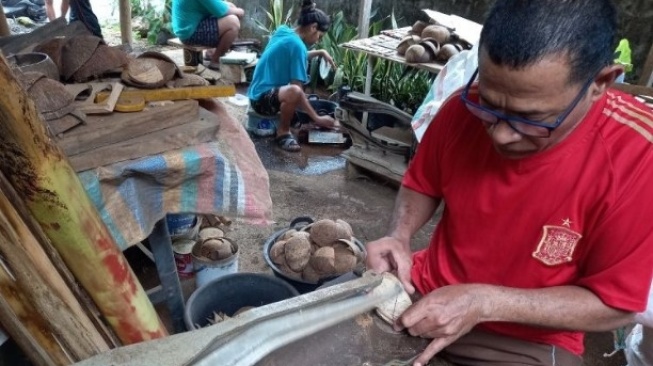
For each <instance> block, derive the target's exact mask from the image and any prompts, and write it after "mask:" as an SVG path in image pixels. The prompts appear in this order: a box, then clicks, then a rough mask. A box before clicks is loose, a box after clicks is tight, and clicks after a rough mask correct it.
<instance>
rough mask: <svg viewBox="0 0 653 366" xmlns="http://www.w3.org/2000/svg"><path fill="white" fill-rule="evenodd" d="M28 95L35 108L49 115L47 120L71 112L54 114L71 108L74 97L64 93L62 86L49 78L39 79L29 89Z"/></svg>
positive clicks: (68, 110)
mask: <svg viewBox="0 0 653 366" xmlns="http://www.w3.org/2000/svg"><path fill="white" fill-rule="evenodd" d="M28 93H29V95H30V97H32V99H33V100H34V104H35V105H36V108H37V109H38V110H39V112H41V113H42V114H46V115H50V114H53V113H54V114H55V115H53V116H50V118H49V119H55V118H58V117H61V116H63V115H64V114H67V113H69V112H71V111H72V108H69V109H67V111H66V112H61V113H55V112H58V111H62V110H63V109H66V107H70V106H72V103H73V101H74V97H73V96H72V95H71V94H70V93H68V91H66V89H65V87H64V86H63V84H61V83H60V82H58V81H56V80H53V79H50V78H39V79H38V80H37V81H36V82H34V84H33V85H32V86H31V87H30V89H29V92H28Z"/></svg>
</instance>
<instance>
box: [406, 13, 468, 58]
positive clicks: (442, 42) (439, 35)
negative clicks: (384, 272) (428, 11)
mask: <svg viewBox="0 0 653 366" xmlns="http://www.w3.org/2000/svg"><path fill="white" fill-rule="evenodd" d="M471 48H472V45H471V44H469V43H468V42H466V41H465V40H463V39H461V38H460V37H459V36H458V35H457V34H456V32H455V31H453V30H451V29H449V28H447V27H445V26H443V25H439V24H429V23H426V22H424V21H421V20H419V21H417V22H415V24H413V27H412V28H411V30H410V32H409V34H408V35H407V36H406V37H404V38H403V39H402V40H401V41H400V42H399V45H397V54H398V55H400V56H404V58H405V59H406V62H408V63H428V62H441V63H446V62H447V61H448V60H449V59H450V58H451V57H453V56H454V55H457V54H458V53H460V52H461V51H463V50H468V49H471Z"/></svg>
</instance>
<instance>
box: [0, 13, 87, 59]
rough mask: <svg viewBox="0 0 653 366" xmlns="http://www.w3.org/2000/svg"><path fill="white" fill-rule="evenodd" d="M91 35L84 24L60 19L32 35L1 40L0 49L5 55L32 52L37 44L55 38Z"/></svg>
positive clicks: (36, 30) (20, 35) (38, 29)
mask: <svg viewBox="0 0 653 366" xmlns="http://www.w3.org/2000/svg"><path fill="white" fill-rule="evenodd" d="M83 34H90V33H89V31H88V30H87V29H86V27H85V26H84V24H83V23H82V22H72V23H70V24H67V23H66V19H65V18H64V17H60V18H58V19H56V20H54V21H52V22H49V23H47V24H46V25H44V26H42V27H38V28H36V29H34V30H33V31H31V32H30V33H24V34H19V35H15V36H9V37H3V38H0V48H1V49H2V52H4V54H5V55H7V56H8V55H11V54H15V53H20V52H25V51H30V50H31V49H32V48H34V47H35V46H36V45H37V44H39V43H41V42H44V41H46V40H48V39H51V38H54V37H71V36H73V35H83Z"/></svg>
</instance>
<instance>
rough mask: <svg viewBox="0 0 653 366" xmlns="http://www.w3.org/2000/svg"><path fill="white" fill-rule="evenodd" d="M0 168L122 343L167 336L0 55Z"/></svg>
mask: <svg viewBox="0 0 653 366" xmlns="http://www.w3.org/2000/svg"><path fill="white" fill-rule="evenodd" d="M0 85H3V92H2V93H0V146H2V149H1V150H0V171H2V172H3V173H4V175H5V176H6V177H7V179H9V181H10V183H11V185H12V186H13V188H14V189H15V190H16V192H17V193H18V194H19V195H20V196H21V197H22V198H23V200H24V201H25V204H26V205H27V207H28V209H29V211H30V213H31V215H32V216H33V217H34V218H35V219H36V221H37V222H38V223H39V224H40V226H41V228H42V229H43V231H44V232H45V234H46V235H47V237H48V238H49V239H50V241H51V242H52V245H53V246H54V247H55V248H56V249H57V251H58V252H59V253H60V255H61V257H62V258H63V260H64V262H65V263H66V265H67V266H68V267H69V268H70V270H71V271H72V273H73V274H74V275H75V277H76V278H77V280H78V281H79V282H80V283H81V284H82V286H83V287H84V289H86V291H87V292H88V293H89V294H90V295H91V297H92V298H93V300H94V301H95V303H96V304H97V306H98V308H99V309H100V311H101V312H102V315H103V316H104V317H105V319H106V320H107V321H108V323H109V324H110V325H111V327H112V328H113V329H114V331H115V332H116V334H117V335H118V337H119V338H120V340H121V341H122V342H123V343H124V344H132V343H137V342H141V341H145V340H150V339H155V338H159V337H162V336H165V335H167V331H166V329H165V327H164V326H163V324H162V323H161V321H160V319H159V318H158V316H157V314H156V311H155V310H154V307H153V306H152V303H151V302H150V301H149V299H148V297H147V295H146V293H145V291H144V290H143V287H142V286H141V285H140V283H139V282H138V279H137V278H136V276H135V275H134V273H133V272H132V270H131V268H130V267H129V264H128V263H127V261H126V259H125V257H124V256H123V255H122V252H121V251H120V250H119V249H118V247H117V245H116V244H115V242H114V240H113V238H112V237H111V234H110V233H109V231H108V229H107V228H106V226H105V225H104V222H102V220H101V218H100V217H99V215H98V213H97V210H96V208H95V206H94V205H93V203H92V202H91V201H90V199H89V198H88V196H87V195H86V191H85V190H84V187H83V186H82V184H81V182H80V181H79V178H78V177H77V175H76V174H75V172H74V171H73V169H72V168H71V166H70V164H69V163H68V160H67V158H66V156H65V155H64V154H63V152H62V151H61V149H60V148H59V147H58V146H57V145H56V144H55V143H54V142H53V141H52V139H51V138H50V137H49V136H48V135H47V134H46V130H45V126H44V124H43V122H42V121H41V117H40V115H39V114H38V112H37V111H36V109H35V107H34V103H33V102H32V101H31V100H30V99H29V97H28V96H27V94H26V93H25V91H24V90H23V89H22V88H21V86H20V85H19V84H18V82H17V80H16V78H15V77H14V75H13V74H12V71H11V70H10V68H9V66H8V65H7V62H6V60H5V59H4V57H2V58H1V60H0Z"/></svg>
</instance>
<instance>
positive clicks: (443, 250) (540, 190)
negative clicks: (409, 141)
mask: <svg viewBox="0 0 653 366" xmlns="http://www.w3.org/2000/svg"><path fill="white" fill-rule="evenodd" d="M470 98H472V99H474V98H476V99H478V96H477V95H474V93H473V91H472V92H471V93H470ZM652 142H653V113H652V111H651V110H650V109H649V108H648V107H646V106H644V105H643V104H641V103H639V102H637V101H635V100H634V99H633V98H632V97H631V96H629V95H626V94H623V93H620V92H618V91H613V90H610V91H608V92H607V93H606V95H605V96H604V97H603V98H602V99H600V100H599V101H598V102H596V103H595V104H594V106H593V107H592V108H591V110H590V111H589V112H588V114H587V116H586V117H585V119H584V120H583V121H582V122H581V123H580V124H579V125H578V126H577V127H576V128H575V130H574V131H573V132H572V133H571V134H570V135H569V136H568V137H567V138H566V139H565V140H564V141H562V142H560V143H559V144H558V145H556V146H554V147H553V148H551V149H549V150H547V151H544V152H541V153H538V154H536V155H534V156H530V157H527V158H524V159H519V160H510V159H506V158H503V157H502V156H501V155H499V154H498V153H497V152H496V151H495V150H494V148H493V146H492V142H491V139H490V137H489V136H488V134H487V133H486V131H485V129H484V127H483V125H482V123H481V122H480V121H479V120H478V119H477V118H476V117H474V116H473V115H471V114H470V113H469V112H468V111H467V109H466V107H465V106H464V104H463V103H462V101H461V100H460V97H459V93H458V94H456V95H454V96H452V97H451V98H450V99H449V101H447V102H446V103H445V104H444V105H443V106H442V108H441V110H440V111H439V113H438V115H437V116H436V117H435V119H434V120H433V122H432V123H431V125H430V126H429V128H428V130H427V131H426V133H425V135H424V138H423V140H422V141H421V142H420V145H419V148H418V151H417V154H416V156H415V158H414V159H413V161H412V162H411V164H410V167H409V169H408V171H407V172H406V174H405V176H404V180H403V185H404V186H406V187H408V188H410V189H412V190H414V191H417V192H419V193H422V194H425V195H428V196H431V197H435V198H442V199H443V200H444V201H445V203H446V205H445V210H444V213H443V216H442V219H441V221H440V223H439V224H438V225H437V226H436V229H435V231H434V233H433V236H432V238H431V242H430V245H429V247H428V248H427V249H425V250H423V251H420V252H418V253H416V254H415V256H414V266H413V269H412V279H413V282H414V283H415V286H416V287H417V289H418V290H419V291H420V292H421V293H424V294H425V293H428V292H430V291H432V290H434V289H436V288H438V287H441V286H446V285H452V284H459V283H486V284H495V285H500V286H507V287H513V288H543V287H550V286H563V285H576V286H581V287H584V288H587V289H589V290H591V291H592V292H593V293H595V294H596V295H597V296H598V297H599V298H600V299H601V300H602V301H603V302H604V303H605V304H607V305H608V306H611V307H613V308H616V309H621V310H625V311H633V312H637V311H642V310H644V309H645V307H646V301H647V294H648V290H649V286H650V285H651V276H652V275H653V224H652V223H651V220H652V219H653V149H652V147H653V145H652ZM551 316H552V317H553V316H555V314H551ZM479 327H481V328H482V329H484V330H488V331H492V332H496V333H499V334H503V335H507V336H512V337H516V338H520V339H525V340H528V341H532V342H538V343H546V344H553V345H557V346H561V347H564V348H565V349H568V350H569V351H571V352H573V353H575V354H582V353H583V334H582V333H578V332H567V331H555V330H550V329H543V328H537V327H530V326H525V325H520V324H513V323H499V322H496V323H484V324H481V325H479Z"/></svg>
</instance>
